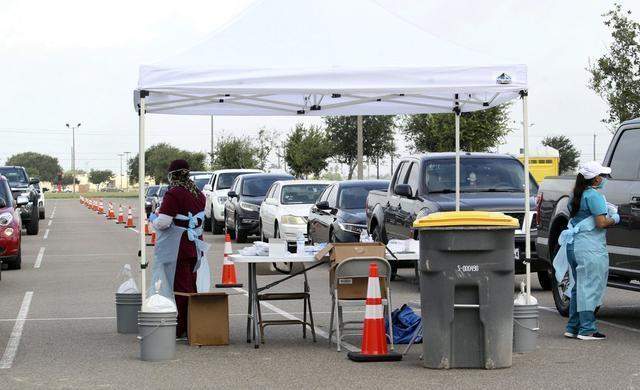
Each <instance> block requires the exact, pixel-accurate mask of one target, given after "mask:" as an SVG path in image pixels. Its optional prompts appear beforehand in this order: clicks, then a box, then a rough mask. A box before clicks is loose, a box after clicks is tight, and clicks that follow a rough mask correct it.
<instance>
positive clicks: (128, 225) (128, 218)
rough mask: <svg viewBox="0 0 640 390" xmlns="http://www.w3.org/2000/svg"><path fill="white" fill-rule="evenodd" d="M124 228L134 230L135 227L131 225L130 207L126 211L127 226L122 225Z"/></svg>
mask: <svg viewBox="0 0 640 390" xmlns="http://www.w3.org/2000/svg"><path fill="white" fill-rule="evenodd" d="M124 227H125V228H134V227H136V225H134V224H133V214H131V206H129V210H128V211H127V224H126V225H124Z"/></svg>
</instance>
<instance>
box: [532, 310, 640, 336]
mask: <svg viewBox="0 0 640 390" xmlns="http://www.w3.org/2000/svg"><path fill="white" fill-rule="evenodd" d="M540 308H541V309H542V310H545V311H548V312H551V313H557V312H558V310H557V309H556V308H555V307H546V306H540ZM596 322H599V323H601V324H605V325H608V326H611V327H614V328H618V329H623V330H628V331H629V332H634V333H640V329H638V328H632V327H631V326H626V325H620V324H616V323H614V322H609V321H604V320H601V319H598V318H596Z"/></svg>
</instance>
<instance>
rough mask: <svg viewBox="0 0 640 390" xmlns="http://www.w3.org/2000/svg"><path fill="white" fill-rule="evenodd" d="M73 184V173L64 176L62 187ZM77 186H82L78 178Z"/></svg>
mask: <svg viewBox="0 0 640 390" xmlns="http://www.w3.org/2000/svg"><path fill="white" fill-rule="evenodd" d="M56 184H57V181H56ZM72 184H73V173H72V172H69V171H67V172H65V173H64V174H63V175H62V185H63V186H70V185H72ZM76 184H80V180H78V178H77V177H76Z"/></svg>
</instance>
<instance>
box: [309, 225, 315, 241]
mask: <svg viewBox="0 0 640 390" xmlns="http://www.w3.org/2000/svg"><path fill="white" fill-rule="evenodd" d="M307 238H308V239H309V245H315V242H314V241H313V236H312V235H311V224H309V223H308V224H307Z"/></svg>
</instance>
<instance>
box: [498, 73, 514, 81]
mask: <svg viewBox="0 0 640 390" xmlns="http://www.w3.org/2000/svg"><path fill="white" fill-rule="evenodd" d="M496 83H498V84H511V76H509V75H508V74H506V73H503V74H501V75H500V76H498V78H497V79H496Z"/></svg>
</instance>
